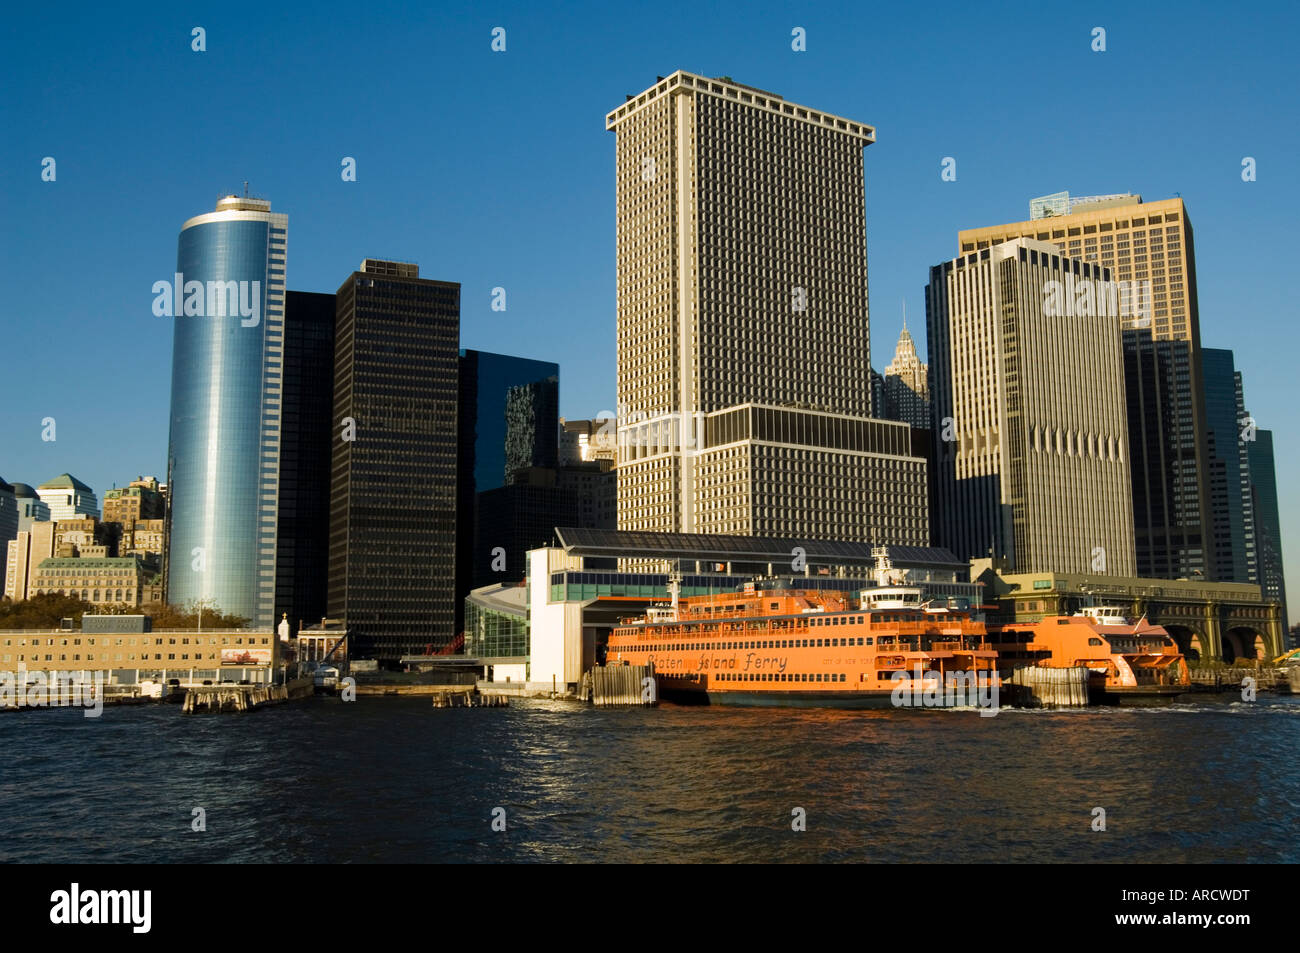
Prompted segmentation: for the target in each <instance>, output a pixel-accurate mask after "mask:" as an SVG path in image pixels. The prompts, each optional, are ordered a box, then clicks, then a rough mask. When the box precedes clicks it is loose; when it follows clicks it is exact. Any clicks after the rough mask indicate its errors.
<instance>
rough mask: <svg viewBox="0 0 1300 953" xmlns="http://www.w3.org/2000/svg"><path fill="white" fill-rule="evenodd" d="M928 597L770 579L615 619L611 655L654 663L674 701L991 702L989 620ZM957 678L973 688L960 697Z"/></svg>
mask: <svg viewBox="0 0 1300 953" xmlns="http://www.w3.org/2000/svg"><path fill="white" fill-rule="evenodd" d="M746 589H747V590H750V589H751V587H749V586H747V587H746ZM923 598H924V594H923V590H922V589H920V588H918V587H909V586H890V587H882V588H877V589H864V590H862V591H861V593H860V594H859V597H858V598H856V599H853V598H850V597H849V596H848V595H847V594H845V593H842V592H832V591H817V590H805V589H785V588H780V587H778V586H772V587H770V588H769V587H767V585H765V584H760V585H759V586H756V587H753V588H752V591H745V592H737V593H724V594H719V595H709V596H692V597H686V598H683V599H681V600H680V602H679V603H678V604H677V605H675V606H673V605H662V606H652V607H651V608H649V609H648V610H647V611H646V614H645V616H644V617H642V618H637V619H629V620H624V621H623V622H622V623H621V624H620V625H618V626H617V627H616V628H615V629H614V631H613V633H612V634H611V636H610V639H609V644H608V647H607V652H606V664H608V665H620V664H628V665H653V666H654V673H655V679H656V682H657V685H658V689H659V693H660V696H661V697H663V698H666V699H670V700H676V701H699V702H709V703H713V704H726V705H808V706H827V707H840V708H875V707H881V708H888V707H896V706H899V705H900V704H901V705H904V706H909V707H910V706H912V705H915V706H917V707H920V706H921V705H922V704H923V703H924V704H925V705H926V706H930V705H936V704H937V705H939V706H943V705H945V704H949V705H951V704H954V701H953V700H954V699H956V702H955V704H958V705H963V706H966V705H969V706H974V705H975V704H976V694H977V692H979V693H980V694H981V697H982V698H988V697H989V695H990V694H991V695H992V698H993V699H994V702H993V704H994V705H996V689H997V685H998V676H997V653H996V652H995V651H993V649H992V648H991V647H990V646H989V645H988V637H987V633H986V631H985V627H984V623H983V622H979V621H976V620H974V619H972V617H971V615H970V613H969V612H968V611H966V610H964V609H961V608H958V607H956V606H954V605H950V604H948V602H947V601H945V602H944V604H943V605H941V606H940V605H935V604H934V603H926V602H924V601H923ZM959 679H960V680H962V683H963V684H964V685H968V686H969V691H966V690H963V691H960V692H957V693H956V694H954V692H953V691H952V690H951V688H952V685H953V683H954V682H955V681H957V680H959ZM945 686H946V687H947V689H948V690H947V691H945ZM990 690H991V691H990ZM900 698H901V699H902V701H900ZM923 699H924V702H923V701H922V700H923Z"/></svg>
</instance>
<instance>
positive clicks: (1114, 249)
mask: <svg viewBox="0 0 1300 953" xmlns="http://www.w3.org/2000/svg"><path fill="white" fill-rule="evenodd" d="M1047 198H1051V196H1048V197H1047ZM1093 198H1095V199H1097V200H1096V201H1076V202H1072V203H1071V205H1070V211H1069V213H1068V214H1064V215H1052V216H1049V217H1043V218H1031V219H1030V220H1029V221H1027V222H1014V223H1011V224H1007V225H989V226H986V227H982V228H967V229H963V230H962V231H961V232H960V233H959V234H958V237H957V241H958V250H959V252H960V253H961V254H962V255H969V254H970V253H971V252H980V251H983V250H985V249H988V248H993V247H996V246H997V245H999V244H1001V243H1002V242H1007V241H1011V240H1012V239H1015V238H1033V239H1037V240H1038V241H1044V242H1051V243H1053V244H1054V245H1055V246H1056V248H1057V250H1058V253H1059V254H1061V255H1063V256H1065V257H1068V258H1070V259H1071V260H1077V261H1082V262H1092V263H1095V264H1099V265H1101V266H1102V267H1103V268H1107V269H1109V270H1110V273H1111V277H1112V278H1113V279H1114V280H1115V281H1116V282H1124V283H1126V285H1125V287H1129V288H1134V289H1136V290H1135V293H1134V294H1133V295H1132V296H1131V297H1130V298H1129V299H1128V301H1129V304H1130V305H1131V307H1129V308H1126V309H1125V310H1126V313H1125V314H1124V315H1123V326H1124V327H1126V328H1129V327H1145V328H1149V329H1150V330H1151V332H1152V334H1153V335H1154V336H1155V339H1156V340H1158V341H1160V340H1165V339H1167V338H1173V339H1177V340H1182V341H1193V342H1197V347H1199V342H1200V339H1201V331H1200V313H1199V311H1198V310H1197V303H1196V256H1195V252H1194V250H1193V246H1192V224H1191V222H1190V221H1189V220H1188V217H1187V209H1186V207H1185V206H1184V205H1183V200H1182V199H1181V198H1172V199H1163V200H1161V201H1157V202H1146V203H1143V201H1142V196H1140V195H1109V196H1096V197H1093ZM1035 201H1038V200H1035ZM1033 211H1034V209H1033V208H1032V207H1031V214H1032V213H1033ZM1134 282H1150V284H1149V285H1140V284H1138V285H1134V284H1133V283H1134ZM1138 292H1140V294H1139V293H1138Z"/></svg>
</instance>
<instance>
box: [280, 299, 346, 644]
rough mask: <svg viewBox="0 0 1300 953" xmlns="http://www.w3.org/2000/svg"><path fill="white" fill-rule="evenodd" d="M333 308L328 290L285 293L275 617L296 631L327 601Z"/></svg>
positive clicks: (314, 619)
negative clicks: (285, 618)
mask: <svg viewBox="0 0 1300 953" xmlns="http://www.w3.org/2000/svg"><path fill="white" fill-rule="evenodd" d="M334 311H335V302H334V295H332V294H316V293H314V292H307V291H290V292H288V293H287V294H286V296H285V308H284V388H283V392H284V393H283V401H282V404H281V408H282V409H281V412H280V506H279V513H278V515H277V524H278V539H277V542H276V554H275V559H276V570H275V618H276V619H281V618H283V617H285V616H288V619H289V624H290V628H291V629H292V631H294V632H296V631H298V627H299V625H300V624H306V625H312V624H314V623H316V622H317V621H318V620H319V619H320V618H321V617H322V616H324V615H325V612H326V607H327V605H328V601H329V538H330V461H331V456H332V453H333V448H334V434H333V429H334V427H333V422H334V318H335V314H334Z"/></svg>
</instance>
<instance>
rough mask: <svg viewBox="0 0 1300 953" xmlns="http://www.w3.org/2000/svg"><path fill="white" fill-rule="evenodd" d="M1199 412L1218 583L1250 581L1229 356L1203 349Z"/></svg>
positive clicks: (1240, 426)
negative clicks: (1206, 436)
mask: <svg viewBox="0 0 1300 953" xmlns="http://www.w3.org/2000/svg"><path fill="white" fill-rule="evenodd" d="M1201 360H1202V366H1203V368H1204V374H1205V413H1206V423H1207V429H1208V430H1209V454H1210V465H1209V474H1210V508H1211V513H1212V520H1213V538H1214V549H1215V563H1216V565H1217V567H1218V579H1219V581H1220V582H1256V581H1257V575H1256V570H1257V567H1256V565H1255V532H1254V520H1253V518H1252V514H1251V499H1250V468H1249V465H1248V463H1247V460H1246V449H1245V444H1244V442H1243V440H1242V434H1243V431H1244V430H1245V423H1246V407H1245V397H1244V394H1243V392H1242V383H1241V375H1240V374H1239V373H1238V372H1237V370H1236V368H1235V367H1234V366H1233V356H1232V352H1231V351H1228V350H1224V349H1221V348H1209V347H1207V348H1205V349H1203V350H1202V352H1201Z"/></svg>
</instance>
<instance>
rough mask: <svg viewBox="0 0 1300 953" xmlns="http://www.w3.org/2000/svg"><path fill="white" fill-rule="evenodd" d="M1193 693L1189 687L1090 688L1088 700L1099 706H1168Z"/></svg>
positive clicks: (1112, 686) (1113, 686) (1117, 686)
mask: <svg viewBox="0 0 1300 953" xmlns="http://www.w3.org/2000/svg"><path fill="white" fill-rule="evenodd" d="M1189 691H1191V687H1190V686H1188V685H1137V686H1134V687H1125V686H1122V685H1108V686H1103V687H1098V686H1092V685H1090V686H1088V699H1089V701H1091V702H1092V703H1093V704H1098V705H1126V706H1142V705H1166V704H1168V703H1169V702H1172V701H1174V700H1175V699H1177V698H1178V697H1179V696H1181V695H1186V694H1187V693H1188V692H1189Z"/></svg>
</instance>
